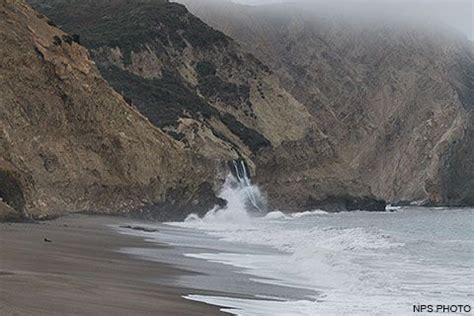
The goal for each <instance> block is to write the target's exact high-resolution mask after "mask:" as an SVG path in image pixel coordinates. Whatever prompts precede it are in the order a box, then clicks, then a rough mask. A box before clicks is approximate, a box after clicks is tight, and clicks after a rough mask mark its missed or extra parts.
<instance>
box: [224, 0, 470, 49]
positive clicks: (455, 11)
mask: <svg viewBox="0 0 474 316" xmlns="http://www.w3.org/2000/svg"><path fill="white" fill-rule="evenodd" d="M231 1H233V2H236V3H242V4H250V5H259V4H268V3H278V2H302V1H306V2H311V1H308V0H231ZM335 1H341V0H315V2H325V3H332V2H335ZM343 1H350V2H354V3H357V2H361V3H364V2H365V3H367V2H369V1H377V2H378V3H383V2H387V3H391V5H392V6H391V8H396V6H393V4H394V3H404V4H407V3H409V4H410V3H417V4H418V5H419V8H420V10H421V12H419V14H427V12H429V14H430V16H434V17H436V18H437V19H438V20H439V21H440V23H444V24H448V25H450V26H451V27H454V28H455V29H457V30H458V31H460V32H462V33H464V34H465V35H466V36H467V37H468V38H469V39H471V40H474V0H343ZM420 4H422V5H421V6H420Z"/></svg>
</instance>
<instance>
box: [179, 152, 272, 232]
mask: <svg viewBox="0 0 474 316" xmlns="http://www.w3.org/2000/svg"><path fill="white" fill-rule="evenodd" d="M229 168H230V171H231V172H230V173H229V174H228V175H227V178H226V180H225V182H224V185H223V186H222V189H221V191H220V193H219V197H220V198H222V199H224V200H226V201H227V205H226V206H225V207H224V208H220V207H215V208H214V209H212V210H211V211H209V212H208V213H207V214H206V215H205V216H204V217H203V218H199V217H198V216H196V215H194V214H193V215H190V216H189V217H188V218H187V219H186V221H187V222H189V221H196V220H198V221H201V220H202V221H204V222H220V223H223V222H225V223H234V222H240V223H241V222H247V221H249V220H250V219H251V218H252V215H265V214H266V211H265V209H266V201H265V199H264V197H263V196H262V194H261V193H260V190H259V188H258V186H256V185H254V184H252V180H251V179H250V176H249V172H248V169H247V166H246V164H245V162H244V161H243V160H234V161H231V162H230V163H229Z"/></svg>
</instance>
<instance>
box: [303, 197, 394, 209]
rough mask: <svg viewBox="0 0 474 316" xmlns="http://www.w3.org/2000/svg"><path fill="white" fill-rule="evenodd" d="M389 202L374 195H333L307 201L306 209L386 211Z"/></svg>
mask: <svg viewBox="0 0 474 316" xmlns="http://www.w3.org/2000/svg"><path fill="white" fill-rule="evenodd" d="M386 206H387V203H386V202H385V201H382V200H378V199H376V198H374V197H351V196H340V197H335V196H331V197H328V198H326V199H324V200H322V201H314V200H310V201H307V206H306V209H322V210H324V211H327V212H350V211H359V210H360V211H369V212H385V210H386Z"/></svg>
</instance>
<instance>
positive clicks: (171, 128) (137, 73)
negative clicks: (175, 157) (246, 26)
mask: <svg viewBox="0 0 474 316" xmlns="http://www.w3.org/2000/svg"><path fill="white" fill-rule="evenodd" d="M30 2H31V3H32V4H33V5H34V6H35V7H36V8H37V9H38V10H39V11H41V12H43V13H45V14H47V15H48V16H49V17H50V18H51V19H52V21H54V23H57V24H58V25H59V26H60V27H61V28H63V29H64V30H67V31H69V32H71V33H77V34H78V35H79V36H80V38H81V42H83V43H84V45H86V46H87V47H88V48H89V49H90V50H91V53H92V57H93V58H94V60H95V62H96V63H97V65H98V66H99V69H100V71H101V73H102V75H103V76H104V77H105V78H106V79H107V80H108V82H109V83H110V84H111V85H112V86H113V87H114V88H115V89H116V90H117V91H119V92H120V93H122V94H123V95H124V97H125V98H126V99H127V101H128V102H129V103H130V104H132V105H133V106H135V107H136V108H137V109H138V110H139V111H140V112H141V113H143V114H144V115H145V116H147V117H148V118H149V119H150V121H151V122H153V124H155V125H156V126H158V127H160V128H162V129H163V130H164V131H166V132H167V133H168V134H169V135H171V136H173V137H174V138H175V139H176V140H178V141H179V142H181V143H182V144H183V145H184V146H185V147H187V148H190V149H192V150H193V151H195V152H198V153H200V154H202V155H204V156H206V157H208V158H211V159H217V160H228V159H235V158H239V157H241V158H244V159H246V161H247V163H248V164H249V166H250V168H251V169H252V171H253V173H254V174H255V173H256V174H257V175H262V174H265V175H266V176H259V180H260V184H261V185H264V186H266V188H268V190H267V191H268V192H269V197H270V204H271V206H272V207H277V208H282V209H286V210H289V211H296V210H300V209H307V208H313V207H317V206H321V205H323V204H324V206H328V205H329V208H331V209H346V204H348V203H349V202H348V203H346V201H351V202H350V203H352V204H353V205H359V203H358V201H359V199H361V200H364V201H365V200H368V201H369V200H372V199H373V198H374V196H373V195H372V193H371V191H370V188H369V186H368V185H364V184H363V183H361V179H360V176H359V175H358V174H357V173H355V172H354V170H353V169H352V167H351V166H350V165H349V164H348V162H347V161H346V160H345V159H343V157H341V156H340V155H339V153H337V152H336V150H335V145H334V144H333V143H332V142H331V141H330V140H329V138H328V137H327V135H325V133H324V132H323V131H322V129H321V128H320V126H319V125H318V124H317V122H316V121H314V119H313V117H312V115H311V112H310V111H309V110H308V109H307V108H306V107H305V106H304V105H303V104H302V103H301V102H300V101H298V100H297V99H296V98H295V97H294V96H293V95H292V94H290V93H289V92H288V91H287V89H285V88H284V87H283V86H282V84H281V82H280V80H279V78H278V76H276V75H275V74H274V73H273V71H272V70H270V69H269V68H268V67H267V66H266V65H264V64H263V63H262V62H260V61H259V60H258V59H256V58H255V57H254V56H253V55H251V54H249V53H246V52H244V51H243V50H242V49H241V48H240V46H239V45H238V44H236V43H235V42H234V41H233V40H232V39H231V38H229V37H228V36H226V35H224V34H223V33H221V32H218V31H216V30H215V29H212V28H211V27H209V26H208V25H206V24H205V23H203V22H202V21H201V20H199V19H198V18H196V17H195V16H193V15H191V14H190V13H189V12H188V11H187V10H186V8H185V7H184V6H182V5H180V4H176V3H169V2H168V1H126V0H110V1H76V0H72V1H66V0H54V1H43V0H31V1H30ZM315 146H316V147H315ZM295 149H296V151H295ZM319 154H321V156H318V155H319ZM316 162H317V165H314V164H313V165H311V168H312V171H311V172H312V173H314V174H325V175H328V176H325V177H321V178H319V180H318V181H319V182H318V185H315V184H314V183H313V184H308V185H306V183H305V184H304V187H303V188H302V187H301V186H294V185H292V186H286V180H285V179H283V178H277V177H273V176H272V175H273V174H275V175H277V174H282V170H285V171H287V172H291V173H292V175H293V177H295V178H299V177H300V176H301V171H302V170H303V169H304V168H303V166H308V165H309V164H310V163H316ZM256 164H258V165H259V167H258V168H256ZM285 164H286V165H285ZM256 169H259V170H262V171H263V170H265V172H263V173H262V172H260V171H259V170H256ZM331 172H332V173H331ZM329 173H331V174H330V175H329ZM305 177H306V176H305ZM346 179H347V180H348V181H345V180H346ZM275 181H276V183H277V184H281V186H280V185H275V187H274V188H275V190H272V185H273V183H275ZM284 187H286V188H287V189H291V190H292V191H288V190H287V191H284V190H283V188H284ZM302 189H304V190H302ZM303 193H304V194H305V195H304V197H303V198H301V197H302V195H303ZM306 194H307V195H306ZM354 198H355V199H354ZM328 199H329V200H331V203H330V204H328V203H327V200H328ZM341 201H342V205H339V204H341V203H339V202H341ZM333 205H335V207H332V206H333ZM378 209H380V207H378Z"/></svg>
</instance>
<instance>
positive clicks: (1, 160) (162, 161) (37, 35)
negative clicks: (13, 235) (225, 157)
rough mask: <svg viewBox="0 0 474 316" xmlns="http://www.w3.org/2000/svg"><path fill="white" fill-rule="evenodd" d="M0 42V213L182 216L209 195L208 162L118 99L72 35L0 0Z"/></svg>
mask: <svg viewBox="0 0 474 316" xmlns="http://www.w3.org/2000/svg"><path fill="white" fill-rule="evenodd" d="M0 42H1V43H2V44H1V45H0V60H1V61H2V62H1V63H0V86H1V87H2V89H0V219H2V220H5V219H7V220H8V219H10V220H13V219H26V218H33V219H34V218H48V217H53V216H56V215H60V214H64V213H68V212H79V211H84V212H100V213H114V214H117V213H122V214H133V213H134V212H138V210H141V212H146V213H148V214H150V215H152V216H153V217H155V218H167V217H168V218H182V217H183V216H184V214H185V213H186V212H189V208H190V207H192V208H193V210H199V209H202V210H207V209H208V208H209V207H211V206H213V205H214V204H215V203H216V202H218V201H217V200H216V199H215V198H214V194H213V192H212V189H213V187H212V183H214V182H213V181H214V180H213V179H212V176H213V175H214V174H215V173H216V171H215V170H214V168H213V166H212V164H211V163H210V162H208V161H207V160H205V159H203V158H201V157H199V156H197V155H195V154H191V153H190V152H189V151H187V150H186V149H184V148H183V146H182V144H180V143H178V142H176V141H175V140H173V139H172V138H171V137H169V136H168V135H166V134H165V133H163V132H162V131H160V130H159V129H157V128H156V127H155V126H153V125H152V124H151V123H150V122H149V121H148V119H146V118H145V117H144V116H142V115H141V114H140V113H139V112H138V111H136V110H135V109H134V108H133V107H131V106H130V105H129V104H127V102H126V101H125V100H124V98H123V97H122V96H121V95H120V94H118V93H117V92H115V91H114V90H113V89H112V88H111V87H110V86H109V85H108V83H107V82H106V81H105V80H104V79H103V78H102V77H101V75H100V73H99V71H98V69H97V68H96V65H95V63H94V62H93V61H92V60H91V59H90V57H89V53H88V51H87V50H86V49H85V48H83V47H82V46H80V45H79V44H78V38H77V36H74V35H71V34H67V33H65V32H64V31H62V30H60V29H59V28H57V27H55V26H54V23H52V22H51V21H50V20H49V19H48V18H47V17H45V16H43V15H42V14H39V13H37V12H35V11H34V10H32V9H31V8H30V7H29V6H27V5H26V4H25V3H24V2H23V1H18V0H0Z"/></svg>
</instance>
